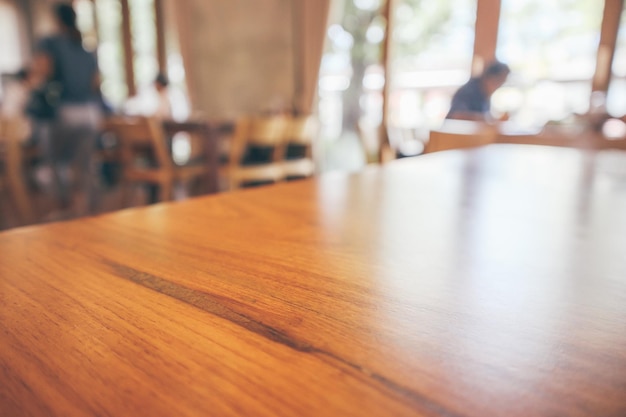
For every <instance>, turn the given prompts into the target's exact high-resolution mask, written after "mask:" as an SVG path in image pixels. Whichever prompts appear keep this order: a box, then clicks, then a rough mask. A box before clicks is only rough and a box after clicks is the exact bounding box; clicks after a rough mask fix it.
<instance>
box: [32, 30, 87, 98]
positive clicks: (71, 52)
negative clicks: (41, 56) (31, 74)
mask: <svg viewBox="0 0 626 417" xmlns="http://www.w3.org/2000/svg"><path fill="white" fill-rule="evenodd" d="M39 49H40V51H42V52H44V53H46V54H47V55H48V56H49V57H50V60H51V63H50V64H51V66H52V68H51V73H52V74H51V77H50V81H52V82H56V83H58V86H59V89H60V97H59V101H60V103H67V104H85V103H90V102H96V101H97V100H98V95H97V88H96V85H95V84H96V81H95V80H96V78H97V75H98V64H97V61H96V57H95V55H94V54H93V53H90V52H87V51H86V50H85V49H84V48H83V46H82V44H81V42H80V41H79V40H77V39H75V38H73V37H72V36H70V35H68V34H60V35H56V36H52V37H49V38H46V39H44V40H43V41H42V42H41V44H40V46H39Z"/></svg>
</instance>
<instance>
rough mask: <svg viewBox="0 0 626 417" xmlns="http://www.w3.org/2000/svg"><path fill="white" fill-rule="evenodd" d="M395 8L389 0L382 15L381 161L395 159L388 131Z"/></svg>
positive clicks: (379, 157)
mask: <svg viewBox="0 0 626 417" xmlns="http://www.w3.org/2000/svg"><path fill="white" fill-rule="evenodd" d="M394 10H395V1H394V0H387V1H386V2H385V5H384V7H383V11H382V15H383V18H384V19H385V22H386V25H385V40H384V42H383V51H382V67H383V74H384V77H385V85H384V87H383V119H382V123H381V126H380V131H379V135H378V137H379V144H378V149H379V150H378V159H379V161H380V162H387V161H390V160H393V159H395V152H396V151H395V149H392V148H391V143H390V142H389V135H388V131H387V126H388V121H389V115H388V113H389V92H390V88H391V55H392V54H391V48H392V45H393V28H394V23H393V21H394V19H393V13H394Z"/></svg>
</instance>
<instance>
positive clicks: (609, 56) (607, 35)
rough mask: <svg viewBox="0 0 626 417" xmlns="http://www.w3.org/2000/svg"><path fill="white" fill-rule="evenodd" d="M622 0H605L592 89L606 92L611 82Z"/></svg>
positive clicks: (622, 5)
mask: <svg viewBox="0 0 626 417" xmlns="http://www.w3.org/2000/svg"><path fill="white" fill-rule="evenodd" d="M623 7H624V0H605V2H604V13H603V15H602V28H601V30H600V44H599V45H598V55H597V58H596V71H595V73H594V75H593V82H592V91H602V92H606V91H607V90H608V89H609V83H610V82H611V67H612V66H613V56H614V55H615V45H616V43H617V32H618V30H619V23H620V17H621V15H622V9H623Z"/></svg>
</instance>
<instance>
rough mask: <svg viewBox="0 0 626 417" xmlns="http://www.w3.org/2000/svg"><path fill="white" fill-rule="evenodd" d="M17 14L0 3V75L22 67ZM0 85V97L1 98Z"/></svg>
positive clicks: (13, 8)
mask: <svg viewBox="0 0 626 417" xmlns="http://www.w3.org/2000/svg"><path fill="white" fill-rule="evenodd" d="M18 21H19V20H18V14H17V11H16V10H15V7H14V6H13V5H11V4H6V3H4V2H2V1H0V39H2V53H0V74H2V75H4V74H11V73H15V72H17V71H18V70H19V69H20V68H21V67H22V65H24V62H23V56H22V50H21V40H20V28H19V25H18ZM2 84H3V83H0V97H2V95H1V93H2Z"/></svg>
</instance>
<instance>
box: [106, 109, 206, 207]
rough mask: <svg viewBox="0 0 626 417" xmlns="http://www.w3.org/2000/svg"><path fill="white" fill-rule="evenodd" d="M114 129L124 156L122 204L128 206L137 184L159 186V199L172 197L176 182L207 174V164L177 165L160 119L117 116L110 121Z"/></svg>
mask: <svg viewBox="0 0 626 417" xmlns="http://www.w3.org/2000/svg"><path fill="white" fill-rule="evenodd" d="M107 125H108V128H109V129H111V130H112V131H113V132H115V134H116V136H117V138H118V140H119V146H120V153H121V159H122V186H123V188H124V192H123V195H122V200H123V202H122V204H123V205H127V204H128V202H129V200H130V197H131V193H130V191H131V189H132V186H133V185H135V184H138V183H139V184H148V185H153V186H158V189H159V190H158V196H157V202H160V201H168V200H171V199H172V197H173V190H174V185H175V184H176V183H187V182H189V181H191V180H193V179H197V178H200V177H202V176H206V175H207V172H208V166H207V164H203V163H201V162H202V161H195V162H196V164H194V165H188V166H187V165H184V166H178V165H176V164H175V163H174V161H173V160H172V154H171V146H170V144H169V143H168V140H167V138H166V136H165V133H164V130H163V126H162V125H161V122H160V121H159V120H157V119H155V118H148V117H133V118H114V119H111V120H109V121H108V122H107Z"/></svg>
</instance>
